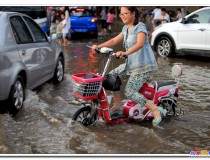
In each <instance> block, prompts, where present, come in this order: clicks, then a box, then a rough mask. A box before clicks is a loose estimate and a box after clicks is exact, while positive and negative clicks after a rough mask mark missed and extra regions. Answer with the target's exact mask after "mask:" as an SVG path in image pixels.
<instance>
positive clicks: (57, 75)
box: [52, 56, 64, 84]
mask: <svg viewBox="0 0 210 160" xmlns="http://www.w3.org/2000/svg"><path fill="white" fill-rule="evenodd" d="M63 61H64V59H63V58H62V57H61V56H60V57H59V58H58V61H57V64H56V68H55V72H54V76H53V78H52V81H53V83H54V84H58V83H60V82H61V81H62V80H63V78H64V62H63Z"/></svg>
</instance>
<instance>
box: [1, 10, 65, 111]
mask: <svg viewBox="0 0 210 160" xmlns="http://www.w3.org/2000/svg"><path fill="white" fill-rule="evenodd" d="M0 24H1V29H0V35H1V38H0V79H1V81H0V101H6V102H7V107H8V108H7V109H8V111H9V113H11V114H15V113H16V112H18V111H19V110H20V109H21V108H22V106H23V102H24V99H25V90H26V89H34V88H36V87H37V86H39V85H41V84H43V83H44V82H46V81H48V80H50V79H51V80H52V81H53V82H54V83H55V84H57V83H59V82H61V81H62V80H63V78H64V54H63V51H62V48H61V46H60V45H58V43H56V42H52V41H51V40H49V39H48V37H47V36H46V34H45V33H44V32H43V30H42V29H41V28H40V27H39V25H38V24H37V23H36V22H35V21H34V20H33V19H31V18H30V17H29V16H27V15H25V14H22V13H15V12H0ZM1 107H2V106H1Z"/></svg>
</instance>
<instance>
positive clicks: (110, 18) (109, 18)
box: [106, 8, 115, 33]
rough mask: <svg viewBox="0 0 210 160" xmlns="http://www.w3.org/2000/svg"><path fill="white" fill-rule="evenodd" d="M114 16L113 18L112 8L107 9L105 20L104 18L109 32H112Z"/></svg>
mask: <svg viewBox="0 0 210 160" xmlns="http://www.w3.org/2000/svg"><path fill="white" fill-rule="evenodd" d="M114 18H115V15H114V11H113V8H111V9H110V10H109V13H108V14H107V20H106V28H108V32H109V33H112V23H113V20H114Z"/></svg>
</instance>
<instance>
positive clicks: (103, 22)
mask: <svg viewBox="0 0 210 160" xmlns="http://www.w3.org/2000/svg"><path fill="white" fill-rule="evenodd" d="M100 15H101V33H102V35H106V34H107V28H106V20H107V12H106V8H105V7H103V8H102V11H101V14H100Z"/></svg>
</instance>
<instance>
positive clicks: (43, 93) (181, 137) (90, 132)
mask: <svg viewBox="0 0 210 160" xmlns="http://www.w3.org/2000/svg"><path fill="white" fill-rule="evenodd" d="M108 38H109V37H107V39H108ZM105 40H106V38H101V37H99V39H98V40H92V39H88V40H80V41H79V40H76V41H73V42H72V44H71V45H70V46H66V47H65V48H64V51H65V55H66V71H65V73H66V74H65V79H64V81H63V82H62V83H61V84H59V85H58V86H53V85H51V84H50V83H45V84H44V85H42V86H40V87H39V88H37V89H36V90H34V91H27V98H26V100H25V102H24V107H23V108H22V110H21V111H20V112H19V113H18V114H17V115H16V116H15V117H14V118H11V117H10V116H9V115H7V114H0V153H1V154H88V153H90V154H187V155H189V153H190V151H191V150H192V149H193V148H199V149H200V150H205V149H209V148H210V141H209V138H210V121H209V115H210V63H209V62H210V59H209V58H201V57H192V56H178V57H176V58H161V57H157V61H158V66H159V70H158V72H157V73H156V74H155V75H154V78H153V79H154V80H157V81H164V80H167V79H169V78H170V74H171V67H172V66H173V63H182V64H183V65H182V67H183V76H182V77H181V78H180V92H179V100H178V105H179V106H181V107H182V108H183V110H184V111H185V112H184V113H185V114H184V115H180V116H179V117H173V118H167V119H163V121H162V122H161V127H162V129H160V128H154V127H152V125H151V121H148V122H143V123H139V124H136V123H121V124H119V125H112V126H109V125H107V124H105V123H104V122H103V121H101V120H100V121H98V122H97V124H96V125H95V126H94V127H93V126H90V127H84V126H82V125H80V124H78V123H76V124H72V121H71V118H72V116H73V114H74V113H75V112H76V110H77V109H79V108H80V106H81V105H80V103H81V101H78V100H77V99H75V98H74V97H73V93H72V80H71V75H72V74H74V73H80V72H99V71H100V70H99V69H98V67H99V66H98V62H99V61H100V60H101V56H100V55H97V54H96V53H92V52H90V50H89V48H87V47H86V45H93V44H99V43H101V42H104V41H105ZM118 49H119V50H120V49H122V46H121V45H119V46H117V47H115V48H114V50H118ZM102 63H103V60H101V64H102ZM121 63H123V60H118V59H114V62H113V64H112V65H111V66H112V67H116V66H118V65H119V64H121ZM100 67H101V66H100ZM124 85H125V82H124V83H123V87H122V88H124Z"/></svg>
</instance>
